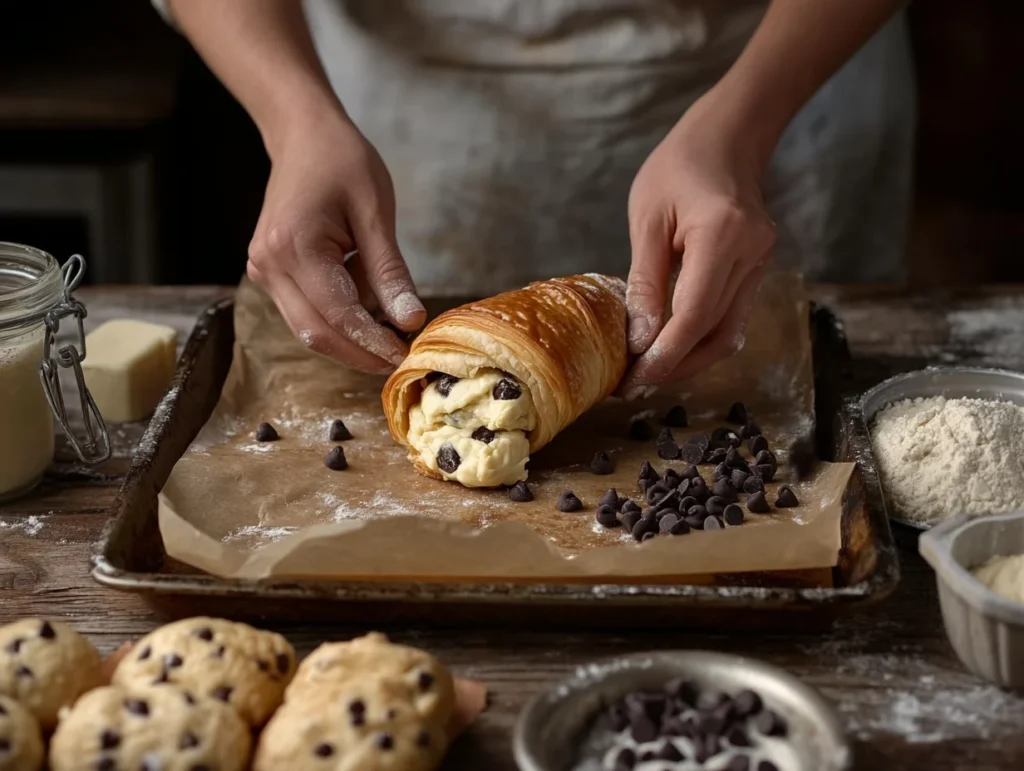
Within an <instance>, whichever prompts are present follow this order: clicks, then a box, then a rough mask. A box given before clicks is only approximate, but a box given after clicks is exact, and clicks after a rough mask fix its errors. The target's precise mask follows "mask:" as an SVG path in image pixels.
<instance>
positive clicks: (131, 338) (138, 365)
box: [82, 319, 178, 423]
mask: <svg viewBox="0 0 1024 771" xmlns="http://www.w3.org/2000/svg"><path fill="white" fill-rule="evenodd" d="M176 338H177V333H176V332H175V330H174V329H173V328H172V327H168V326H164V325H162V324H149V323H147V322H144V321H132V320H130V319H118V320H116V321H108V322H106V323H105V324H102V325H101V326H99V327H97V328H96V329H94V330H93V331H92V332H90V333H89V334H88V335H86V337H85V360H84V361H83V362H82V369H83V370H84V371H85V384H86V385H87V386H88V387H89V391H90V392H91V393H92V396H93V398H94V399H95V400H96V406H97V407H99V408H100V414H101V415H102V416H103V417H104V419H105V420H109V421H112V422H114V423H123V422H127V421H132V420H142V419H143V418H145V417H147V416H148V415H149V414H150V413H152V412H153V410H154V409H155V408H156V405H157V404H159V403H160V400H161V399H162V398H163V395H164V394H165V393H166V392H167V387H168V386H169V385H170V383H171V377H172V376H173V375H174V366H175V363H176V362H177V358H178V357H177V347H176Z"/></svg>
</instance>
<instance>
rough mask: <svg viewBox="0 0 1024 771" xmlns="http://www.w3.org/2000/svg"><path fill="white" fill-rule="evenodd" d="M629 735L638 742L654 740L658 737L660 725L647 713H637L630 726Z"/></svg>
mask: <svg viewBox="0 0 1024 771" xmlns="http://www.w3.org/2000/svg"><path fill="white" fill-rule="evenodd" d="M629 735H630V736H632V737H633V741H635V742H636V743H637V744H644V743H646V742H653V741H654V740H655V739H657V738H658V727H657V726H656V725H655V724H654V721H653V720H651V719H650V718H649V717H647V715H646V714H643V715H636V716H635V717H634V718H633V721H632V725H630V727H629Z"/></svg>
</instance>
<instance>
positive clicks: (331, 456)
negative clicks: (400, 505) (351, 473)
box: [324, 445, 457, 471]
mask: <svg viewBox="0 0 1024 771" xmlns="http://www.w3.org/2000/svg"><path fill="white" fill-rule="evenodd" d="M447 446H450V445H447ZM441 449H442V450H443V449H444V448H443V447H442V448H441ZM456 457H457V456H456ZM437 463H438V465H441V454H440V453H438V458H437ZM324 465H325V466H327V468H329V469H330V470H331V471H344V470H345V469H347V468H348V460H347V459H346V458H345V451H344V450H343V449H341V447H335V448H334V449H333V450H331V451H330V452H329V453H327V454H326V455H325V456H324Z"/></svg>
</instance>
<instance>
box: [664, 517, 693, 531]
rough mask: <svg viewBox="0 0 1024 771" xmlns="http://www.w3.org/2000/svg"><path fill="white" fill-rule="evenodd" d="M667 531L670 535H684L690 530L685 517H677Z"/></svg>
mask: <svg viewBox="0 0 1024 771" xmlns="http://www.w3.org/2000/svg"><path fill="white" fill-rule="evenodd" d="M668 532H669V534H670V535H686V534H687V533H689V532H690V525H689V524H688V523H687V521H686V520H685V519H679V520H676V523H675V524H674V525H672V528H671V529H670V530H669V531H668Z"/></svg>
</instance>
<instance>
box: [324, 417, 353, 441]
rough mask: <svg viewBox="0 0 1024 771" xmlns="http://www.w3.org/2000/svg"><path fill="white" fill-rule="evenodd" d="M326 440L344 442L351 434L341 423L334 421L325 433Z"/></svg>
mask: <svg viewBox="0 0 1024 771" xmlns="http://www.w3.org/2000/svg"><path fill="white" fill-rule="evenodd" d="M327 438H328V439H329V440H330V441H332V442H345V441H348V440H349V439H351V438H352V432H351V431H349V430H348V426H346V425H345V423H344V422H343V421H341V420H335V421H334V422H333V423H331V427H330V429H328V431H327Z"/></svg>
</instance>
